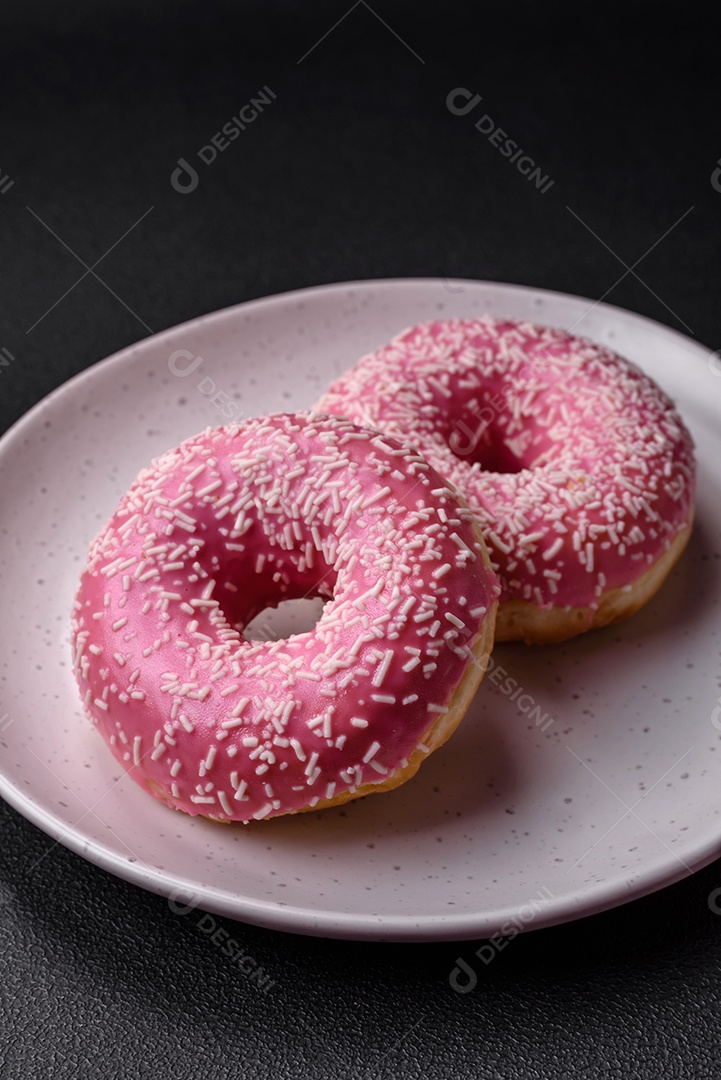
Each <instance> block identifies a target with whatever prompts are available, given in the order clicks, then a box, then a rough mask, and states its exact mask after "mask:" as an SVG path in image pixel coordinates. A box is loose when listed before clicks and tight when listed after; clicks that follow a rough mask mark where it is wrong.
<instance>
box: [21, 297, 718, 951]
mask: <svg viewBox="0 0 721 1080" xmlns="http://www.w3.org/2000/svg"><path fill="white" fill-rule="evenodd" d="M424 285H426V286H435V287H441V288H445V289H446V290H447V288H448V286H449V285H459V286H461V287H463V286H466V287H470V288H473V289H476V288H483V287H485V288H488V289H492V288H495V289H501V290H503V291H506V292H511V293H516V294H523V295H525V296H526V297H529V298H531V297H533V296H537V295H539V294H542V295H544V296H546V297H548V298H549V299H551V298H553V299H556V300H561V301H569V300H570V301H572V302H576V303H581V304H583V303H586V304H589V305H591V307H592V308H593V309H596V308H598V309H600V311H601V312H603V311H606V312H608V313H609V314H612V315H613V316H614V317H616V318H618V317H621V318H623V319H624V320H630V321H632V322H634V323H639V322H640V323H642V324H644V325H645V326H646V327H648V328H649V329H652V330H653V331H654V332H658V330H659V329H660V330H662V331H663V332H664V333H665V334H670V335H672V337H673V338H675V339H677V340H678V344H679V345H683V347H684V348H685V349H687V350H688V349H689V347H690V348H691V352H692V353H698V355H699V360H701V359H702V358H705V359H706V361H707V362H708V357H709V356H710V355H713V353H712V350H711V349H710V348H709V347H708V346H705V345H703V344H701V342H699V341H696V340H694V339H692V338H690V337H688V335H686V334H684V333H681V332H680V331H678V330H676V329H675V328H674V327H670V326H667V325H666V324H665V323H661V322H658V321H657V320H655V319H652V318H650V317H648V316H646V315H642V314H639V313H637V312H634V311H631V310H629V309H627V308H622V307H619V306H617V305H614V304H607V303H605V301H594V300H592V299H591V298H590V297H585V296H580V295H577V294H574V293H566V292H561V291H559V290H554V289H546V288H542V287H536V286H530V285H522V284H518V283H515V282H502V281H489V280H485V279H484V280H476V279H471V278H447V277H425V276H424V277H402V278H368V279H360V280H352V281H344V282H331V283H326V284H322V285H311V286H306V287H303V288H299V289H292V290H288V291H285V292H281V293H274V294H269V295H266V296H262V297H257V298H254V299H251V300H246V301H241V302H240V303H237V304H231V305H228V306H226V307H224V308H219V309H217V310H214V311H211V312H207V313H205V314H203V315H199V316H195V317H194V318H192V319H188V320H186V321H184V322H182V323H177V324H175V325H173V326H171V327H168V328H166V329H164V330H161V331H159V332H158V333H156V334H151V335H148V336H146V337H144V338H140V339H139V340H138V341H135V342H133V343H131V344H130V345H126V346H124V347H123V348H122V349H119V350H117V351H116V352H114V353H111V354H110V355H109V356H107V357H104V358H103V359H101V360H98V361H96V362H94V363H92V364H90V365H89V366H88V367H86V368H84V369H83V370H82V371H79V372H77V373H76V374H75V375H73V376H71V377H70V378H69V379H67V380H65V382H63V383H61V384H60V385H59V386H57V387H55V388H54V389H53V390H51V391H50V392H49V393H48V394H46V395H45V396H44V397H43V398H41V399H40V401H38V402H36V403H35V404H34V405H33V406H31V408H30V409H28V410H27V411H26V412H25V413H24V414H23V415H22V416H20V417H19V418H18V419H17V420H15V421H14V422H13V423H12V424H11V426H10V427H9V428H8V429H7V430H6V431H5V432H3V434H2V435H1V436H0V459H1V458H2V457H3V456H4V455H5V454H6V453H8V452H11V451H12V447H13V445H14V444H15V442H16V440H18V439H22V437H23V435H24V434H25V433H26V431H27V430H28V429H32V427H33V425H34V423H35V421H36V419H37V418H39V417H40V416H41V415H42V414H43V412H44V411H45V410H46V409H48V408H50V407H52V406H53V405H54V404H55V403H56V401H57V400H58V399H59V398H61V397H64V396H66V395H67V394H69V393H70V394H71V393H72V392H73V390H74V389H75V387H76V386H77V385H79V384H81V383H83V382H90V381H92V380H93V379H95V378H98V377H99V375H100V373H101V372H102V371H104V370H106V369H108V368H110V367H111V366H115V365H117V364H122V363H124V362H128V361H130V360H131V359H132V358H133V356H134V354H135V353H138V352H142V351H143V350H144V349H145V348H147V347H149V343H150V342H153V343H154V345H162V343H163V341H172V340H173V338H174V337H178V336H183V335H187V334H189V333H194V332H197V331H204V330H205V329H207V327H208V326H212V325H213V324H214V323H221V322H223V321H225V320H228V319H232V318H234V317H235V316H236V315H237V314H238V312H240V311H241V310H242V311H243V312H248V311H250V310H252V309H256V310H257V309H262V308H265V307H270V306H274V305H277V304H280V303H292V302H293V301H294V300H299V299H302V298H303V297H307V296H309V295H312V296H314V297H315V296H321V295H323V294H333V293H347V292H348V290H349V289H364V290H366V289H373V288H376V289H381V290H388V289H392V290H400V289H403V288H412V287H418V286H424ZM529 321H535V320H529ZM578 336H583V335H582V334H579V335H578ZM0 797H2V798H3V799H4V800H5V801H6V802H7V803H8V804H9V805H10V806H12V807H13V809H14V810H16V811H17V812H18V813H20V814H22V816H23V817H25V818H26V819H27V820H28V821H30V822H31V823H32V824H33V825H35V826H37V827H38V828H39V829H41V830H42V831H43V832H44V833H46V835H48V836H50V837H51V838H52V839H53V840H54V841H55V842H56V843H60V844H62V845H63V846H64V847H66V848H68V849H69V850H71V851H73V852H74V853H75V854H77V855H80V856H81V857H82V858H84V859H85V860H87V861H89V862H91V863H93V864H94V865H96V866H98V867H99V868H100V869H102V870H104V871H106V872H108V873H111V874H113V875H114V876H115V877H119V878H121V879H122V880H125V881H128V882H130V883H131V884H134V885H138V886H140V887H141V888H143V889H145V890H147V891H150V892H152V893H154V894H156V895H160V896H164V897H166V898H170V897H173V896H174V895H175V896H176V897H180V896H185V897H186V898H187V897H189V896H192V897H193V899H195V896H199V899H197V900H196V901H195V904H194V905H193V906H198V907H200V908H201V910H204V911H206V910H207V911H210V912H212V913H214V914H218V915H221V916H224V917H228V918H232V919H236V920H239V921H243V922H247V923H251V924H253V925H256V926H260V927H264V928H268V929H275V930H280V931H284V932H288V933H297V934H304V935H309V936H317V937H325V938H340V939H344V940H358V941H363V940H365V941H387V942H391V941H396V942H433V941H449V940H456V941H463V940H473V939H480V938H485V937H488V936H489V934H491V933H493V932H498V928H499V927H502V926H503V925H504V924H506V923H510V922H512V920H513V919H514V917H517V914H518V910H519V906H518V905H515V906H514V905H511V906H508V907H506V908H503V909H501V908H498V909H495V910H493V911H482V910H479V911H478V912H476V913H474V914H468V913H466V914H449V915H443V914H437V915H422V916H416V917H414V916H413V915H412V914H411V915H371V914H358V913H353V912H344V911H332V910H330V909H328V910H326V909H319V910H314V909H311V908H307V907H302V906H300V905H295V904H285V903H282V904H281V903H279V902H277V901H274V900H255V899H253V898H250V897H247V896H242V895H239V894H238V893H237V892H230V891H229V890H225V889H218V888H216V887H215V886H213V885H208V884H205V883H201V882H192V881H190V880H189V879H188V878H181V877H178V876H177V875H176V874H174V873H171V872H169V871H167V870H160V869H158V868H156V867H151V866H149V865H148V864H145V863H140V862H130V861H129V860H128V859H127V858H126V857H123V856H120V855H118V853H117V852H116V851H114V850H112V849H111V848H110V847H109V845H107V844H104V843H102V842H100V841H98V840H95V839H94V838H92V837H87V836H84V835H83V834H82V833H81V832H79V831H78V830H77V826H73V827H72V828H71V829H68V827H67V826H66V825H65V824H64V823H63V822H62V821H61V820H60V818H59V817H58V815H57V814H56V813H54V812H53V811H51V810H46V809H44V808H43V807H42V806H41V805H40V804H39V803H38V802H37V801H35V799H33V798H32V797H31V796H30V795H28V794H26V793H25V792H24V791H22V790H21V789H20V787H19V786H18V785H17V784H15V783H14V782H13V780H12V778H11V777H10V775H9V774H7V773H6V771H5V769H4V767H3V764H2V761H1V760H0ZM693 840H694V841H695V842H692V840H691V839H689V841H688V842H687V846H685V847H684V848H683V851H682V855H683V862H681V861H680V860H679V857H678V853H677V852H673V853H672V854H671V855H669V854H661V855H659V856H658V857H657V858H656V860H654V861H653V862H651V863H647V864H646V865H645V867H644V869H643V870H641V871H639V872H638V873H637V874H634V875H633V884H629V881H630V880H631V879H629V878H623V877H622V876H620V875H619V876H616V877H613V878H610V879H605V880H603V881H601V882H595V883H594V884H592V885H587V886H584V887H582V888H580V889H576V890H575V891H574V892H573V893H565V894H563V895H562V896H560V897H554V898H553V900H550V901H548V902H547V903H544V906H543V909H542V911H541V913H540V914H539V915H537V916H536V917H534V919H533V920H531V921H529V922H528V923H527V924H526V925H525V926H523V928H522V929H523V932H524V933H527V932H529V931H531V930H539V929H543V928H546V927H550V926H555V925H559V924H563V923H566V922H572V921H575V920H577V919H580V918H585V917H587V916H590V915H594V914H598V913H599V912H602V911H608V910H612V909H613V908H615V907H619V906H621V905H623V904H626V903H629V902H631V901H633V900H637V899H640V898H642V897H644V896H648V895H650V894H651V893H653V892H656V891H658V890H660V889H662V888H665V887H666V886H669V885H672V884H675V883H676V882H678V881H680V880H682V879H683V878H686V877H688V876H690V874H691V873H695V872H696V871H698V870H701V869H702V868H703V867H705V866H708V865H709V864H710V863H711V862H713V861H714V860H715V859H716V858H718V857H719V856H720V855H721V826H718V825H716V826H715V827H712V828H709V829H708V830H707V831H706V832H704V833H702V834H700V835H698V834H697V835H695V837H694V838H693ZM529 899H530V898H529ZM521 906H523V905H522V904H521Z"/></svg>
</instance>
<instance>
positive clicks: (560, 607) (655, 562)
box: [316, 316, 695, 643]
mask: <svg viewBox="0 0 721 1080" xmlns="http://www.w3.org/2000/svg"><path fill="white" fill-rule="evenodd" d="M316 408H318V409H319V410H321V411H323V412H328V413H334V414H336V415H338V416H345V417H348V418H350V419H351V420H353V421H355V422H356V423H360V424H368V425H371V426H373V427H376V428H380V429H381V430H383V431H386V432H388V433H390V434H395V435H397V436H398V437H400V438H402V439H404V440H405V441H407V442H411V443H412V444H413V445H415V446H417V447H418V449H419V450H420V452H421V453H422V454H424V456H425V457H426V459H427V460H428V461H429V462H430V463H431V465H433V466H434V468H436V469H437V470H438V471H439V472H440V473H441V474H442V475H443V476H445V477H447V479H448V480H449V481H450V482H451V483H452V484H453V485H455V487H456V488H457V489H458V490H459V491H460V493H461V494H462V495H463V496H464V498H465V499H466V501H467V502H468V504H469V506H470V507H471V509H472V510H473V512H474V513H475V514H476V515H477V517H478V520H479V523H480V525H481V530H482V532H483V535H484V538H485V540H486V543H487V544H488V549H489V553H490V556H491V562H492V563H493V565H494V567H495V568H496V570H497V572H498V574H499V577H500V580H501V588H502V592H501V603H500V607H499V612H498V620H497V624H496V640H497V641H511V640H525V641H527V642H529V643H532V642H552V641H562V640H564V639H565V638H569V637H572V636H574V635H575V634H578V633H581V632H582V631H585V630H588V629H590V628H591V627H594V626H603V625H606V624H607V623H610V622H616V621H618V620H620V619H624V618H627V617H628V616H629V615H631V614H633V613H634V612H635V611H637V610H638V608H640V607H641V606H642V605H643V604H644V603H645V602H646V601H647V600H648V599H649V598H650V597H651V596H652V595H653V593H654V592H655V591H656V589H657V588H658V587H659V586H660V585H661V583H662V581H663V580H664V578H665V577H666V575H667V574H668V572H669V570H670V569H671V566H672V565H673V564H674V562H675V561H676V559H677V558H678V557H679V555H680V554H681V551H682V550H683V548H684V546H685V544H686V541H687V540H688V537H689V534H690V530H691V525H692V518H693V500H694V490H695V461H694V449H693V442H692V439H691V436H690V435H689V432H688V431H687V429H686V427H685V426H684V423H683V421H682V419H681V417H680V416H679V414H678V412H677V411H676V409H675V408H674V406H673V403H672V402H671V401H670V399H669V398H668V397H667V396H666V394H665V393H664V392H663V391H662V390H661V389H660V388H659V387H658V386H657V385H656V384H655V383H654V382H653V381H652V379H650V378H649V377H648V376H647V375H645V374H644V373H643V372H642V371H641V370H640V369H639V368H638V367H636V366H635V365H634V364H632V363H630V362H629V361H628V360H624V359H623V358H622V357H621V356H618V355H617V354H616V353H614V352H612V351H610V350H609V349H606V348H602V347H600V346H599V345H595V344H593V343H592V342H591V341H589V340H587V339H584V338H578V337H574V336H572V335H571V334H569V333H566V332H565V331H563V330H556V329H551V328H548V327H543V326H536V325H534V324H532V323H529V322H513V321H511V320H510V319H500V320H497V319H492V318H491V317H490V316H485V317H484V318H478V319H468V320H464V319H451V320H448V321H444V322H429V323H424V324H422V325H420V326H415V327H412V328H411V329H409V330H406V331H405V332H404V333H402V334H400V335H399V336H398V337H396V338H395V339H394V340H393V341H391V342H390V344H387V345H384V346H383V347H381V348H380V349H378V350H377V351H376V352H374V353H372V354H371V355H369V356H366V357H365V358H363V359H362V360H360V362H359V363H358V364H357V365H356V366H355V367H354V368H352V369H351V370H350V371H349V372H348V373H347V374H345V375H343V376H341V377H340V378H339V379H338V380H337V381H336V382H334V383H333V384H332V386H331V387H330V388H329V390H328V392H327V393H326V394H324V396H323V397H322V398H321V400H320V401H319V402H318V404H317V406H316Z"/></svg>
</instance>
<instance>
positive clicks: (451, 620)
mask: <svg viewBox="0 0 721 1080" xmlns="http://www.w3.org/2000/svg"><path fill="white" fill-rule="evenodd" d="M444 617H445V618H446V619H447V620H448V622H449V623H453V625H454V626H457V627H458V629H459V630H465V628H466V624H465V623H464V622H463V620H462V619H459V618H458V616H457V615H454V614H453V612H452V611H446V612H445V616H444Z"/></svg>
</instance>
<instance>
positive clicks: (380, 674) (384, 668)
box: [371, 649, 393, 686]
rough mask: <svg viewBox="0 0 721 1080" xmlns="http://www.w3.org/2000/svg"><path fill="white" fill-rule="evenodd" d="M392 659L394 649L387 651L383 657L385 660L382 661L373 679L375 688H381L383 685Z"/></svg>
mask: <svg viewBox="0 0 721 1080" xmlns="http://www.w3.org/2000/svg"><path fill="white" fill-rule="evenodd" d="M392 659H393V650H392V649H386V651H385V655H384V656H383V659H382V660H381V662H380V664H379V665H378V667H377V668H376V670H375V673H374V675H373V678H372V679H371V682H372V683H373V686H381V685H382V683H383V680H384V679H385V677H386V674H387V673H388V668H389V667H390V663H391V660H392Z"/></svg>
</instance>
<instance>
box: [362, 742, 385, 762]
mask: <svg viewBox="0 0 721 1080" xmlns="http://www.w3.org/2000/svg"><path fill="white" fill-rule="evenodd" d="M380 748H381V744H380V743H379V742H372V743H371V744H370V746H369V747H368V749H367V750H366V752H365V754H364V755H363V762H364V764H366V765H367V764H368V762H369V761H370V760H371V758H373V757H375V756H376V754H377V753H378V751H379V750H380Z"/></svg>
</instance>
